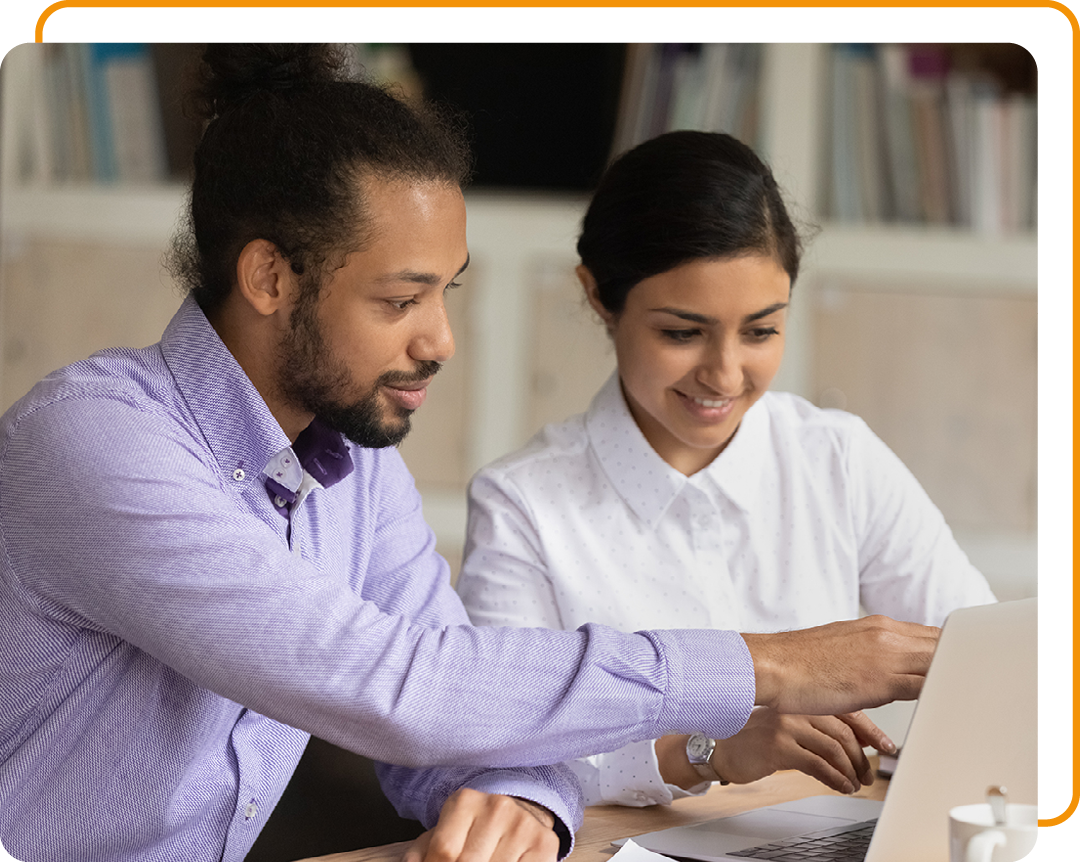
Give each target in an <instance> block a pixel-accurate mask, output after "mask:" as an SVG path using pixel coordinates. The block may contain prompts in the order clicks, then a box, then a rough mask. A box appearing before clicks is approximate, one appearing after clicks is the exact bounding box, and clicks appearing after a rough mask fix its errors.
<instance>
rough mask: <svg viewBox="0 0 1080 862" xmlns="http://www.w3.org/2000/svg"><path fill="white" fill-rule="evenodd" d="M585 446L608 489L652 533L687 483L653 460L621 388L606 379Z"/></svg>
mask: <svg viewBox="0 0 1080 862" xmlns="http://www.w3.org/2000/svg"><path fill="white" fill-rule="evenodd" d="M585 428H586V431H587V433H588V435H589V445H590V446H591V447H592V450H593V454H594V455H595V456H596V459H597V460H598V461H599V462H600V466H601V467H602V468H603V470H604V473H605V474H606V475H607V479H608V481H609V482H610V483H611V486H612V487H613V488H614V489H615V491H616V492H617V493H618V494H619V496H620V497H622V498H623V500H624V501H625V502H626V504H627V505H628V506H629V507H630V508H631V509H632V510H633V511H634V514H635V515H637V516H638V517H639V518H641V519H642V520H643V521H644V522H645V523H647V524H648V525H649V527H650V528H655V527H656V525H657V524H658V523H659V521H660V518H661V517H663V514H664V512H666V511H667V509H668V506H670V505H671V503H672V501H673V500H674V499H675V498H676V497H677V496H678V495H679V492H680V491H681V490H682V489H683V487H684V486H685V485H686V481H687V479H686V477H685V476H684V475H683V474H682V473H680V472H679V471H678V470H676V469H675V468H674V467H672V466H671V465H669V464H668V463H667V462H666V461H664V459H663V458H661V457H660V456H659V455H657V454H656V450H655V449H653V448H652V446H651V445H649V441H648V440H646V439H645V435H644V434H642V433H641V429H640V428H638V426H637V423H636V422H635V421H634V417H633V416H631V415H630V408H628V407H627V406H626V399H625V398H624V397H623V394H622V387H621V385H620V384H619V374H618V371H616V372H615V373H613V374H612V375H611V377H609V378H608V380H607V383H605V384H604V385H603V386H602V387H601V389H600V391H599V392H597V393H596V396H595V397H594V398H593V400H592V404H590V405H589V410H588V412H587V413H586V414H585Z"/></svg>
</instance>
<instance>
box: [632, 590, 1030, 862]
mask: <svg viewBox="0 0 1080 862" xmlns="http://www.w3.org/2000/svg"><path fill="white" fill-rule="evenodd" d="M1036 643H1037V632H1036V600H1035V599H1024V600H1022V601H1018V602H1001V603H998V604H993V605H984V606H980V607H974V608H965V609H962V610H958V611H955V612H954V613H953V614H951V615H950V616H949V618H948V620H946V623H945V626H944V629H943V631H942V636H941V640H940V642H939V643H938V648H937V651H936V652H935V654H934V660H933V662H932V664H931V667H930V671H929V673H928V674H927V678H926V682H925V684H924V685H923V690H922V694H921V696H920V698H919V703H918V706H917V708H916V709H915V714H914V716H913V718H912V722H911V727H910V728H909V730H908V734H907V737H906V739H905V743H904V749H903V753H902V755H901V757H900V762H899V765H898V766H897V769H896V772H895V774H894V776H893V778H892V780H891V781H890V783H889V789H888V792H887V794H886V800H885V803H884V805H882V803H878V802H871V801H870V800H864V799H852V798H848V797H843V796H837V795H830V796H813V797H810V798H808V799H803V800H796V801H794V802H789V803H783V804H781V805H775V806H768V807H766V808H759V809H756V810H754V811H749V812H746V813H744V814H739V815H734V816H732V817H725V818H718V819H716V820H712V821H708V822H707V823H701V824H698V825H695V826H681V827H676V828H674V829H665V830H662V831H660V832H653V833H649V834H647V835H642V836H639V837H636V838H634V842H635V843H637V844H638V845H640V846H642V847H645V848H646V849H648V850H653V851H654V852H657V853H663V854H665V855H668V856H678V857H683V858H691V859H703V860H722V859H726V858H729V857H727V856H726V854H727V853H731V852H733V851H735V850H739V849H742V848H744V847H750V846H754V845H755V844H759V843H764V842H766V841H773V840H777V839H778V838H782V837H788V836H790V835H793V834H805V833H809V832H815V831H818V830H820V829H826V828H831V827H833V826H836V825H839V824H840V823H841V822H842V821H844V820H850V821H856V820H865V819H868V818H870V817H873V816H878V818H879V819H878V825H877V828H876V829H875V831H874V837H873V840H872V842H871V844H870V848H869V851H868V852H867V856H866V862H911V860H915V859H917V860H919V862H948V858H949V818H948V812H949V809H950V808H952V807H954V806H956V805H964V804H968V803H972V802H980V801H983V799H984V798H985V795H986V788H987V787H988V786H990V785H1003V786H1005V787H1006V788H1007V791H1008V795H1009V799H1010V800H1011V801H1013V802H1026V803H1034V802H1035V795H1036V790H1037V774H1036V770H1037V753H1038V752H1037V745H1036V726H1037V720H1036V708H1037V697H1036V676H1037V674H1036Z"/></svg>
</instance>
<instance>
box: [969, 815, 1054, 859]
mask: <svg viewBox="0 0 1080 862" xmlns="http://www.w3.org/2000/svg"><path fill="white" fill-rule="evenodd" d="M1038 831H1039V814H1038V809H1037V808H1036V807H1035V806H1034V805H1014V804H1012V803H1009V804H1008V805H1006V806H1005V822H1004V823H1001V824H996V823H995V822H994V814H993V811H992V810H991V808H990V806H989V805H988V804H987V803H985V802H982V803H979V804H978V805H960V806H958V807H957V808H953V809H952V810H951V811H950V812H949V862H1015V860H1017V859H1023V858H1024V857H1025V856H1027V854H1028V853H1030V852H1031V849H1032V848H1033V847H1034V846H1035V837H1036V835H1037V834H1038Z"/></svg>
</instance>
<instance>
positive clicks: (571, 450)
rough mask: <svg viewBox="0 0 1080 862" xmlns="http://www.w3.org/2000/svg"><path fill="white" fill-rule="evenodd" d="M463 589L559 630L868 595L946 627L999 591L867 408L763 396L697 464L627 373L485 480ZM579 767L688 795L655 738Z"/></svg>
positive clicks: (526, 621)
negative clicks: (875, 427) (660, 423)
mask: <svg viewBox="0 0 1080 862" xmlns="http://www.w3.org/2000/svg"><path fill="white" fill-rule="evenodd" d="M458 590H459V592H460V594H461V596H462V599H463V600H464V602H465V606H466V608H467V609H468V611H469V615H470V617H471V618H472V621H473V622H474V623H475V624H477V625H493V626H542V627H548V628H562V629H575V628H577V627H578V626H580V625H582V624H584V623H586V622H597V623H604V624H607V625H610V626H614V627H617V628H621V629H624V630H637V629H644V628H653V629H655V628H720V629H734V630H737V631H742V632H767V631H777V630H783V629H794V628H806V627H809V626H814V625H819V624H822V623H826V622H830V621H833V620H837V619H853V618H856V617H858V616H859V614H860V605H861V606H862V607H865V609H866V610H868V611H870V612H871V613H882V614H886V615H888V616H891V617H895V618H897V619H905V620H912V621H914V622H919V623H924V624H931V625H940V624H941V623H942V621H943V620H944V618H945V616H946V615H947V614H948V613H949V612H950V611H952V610H953V609H955V608H957V607H962V606H967V605H974V604H983V603H987V602H992V601H994V596H993V593H992V592H991V591H990V588H989V586H988V585H987V583H986V580H985V579H984V578H983V576H982V575H981V574H980V573H979V572H978V571H977V570H976V569H975V568H974V567H973V566H972V565H971V563H970V562H969V561H968V559H967V557H966V556H965V554H964V553H963V551H962V550H961V549H960V548H959V546H958V545H957V544H956V541H955V540H954V539H953V536H952V532H951V531H950V530H949V528H948V526H947V525H946V523H945V521H944V518H943V517H942V515H941V513H940V512H939V510H938V509H937V507H936V506H934V504H933V503H932V502H931V501H930V499H929V498H928V497H927V495H926V493H925V492H924V491H923V489H922V487H921V486H920V485H919V484H918V482H917V481H916V480H915V478H914V477H913V476H912V475H911V473H910V472H909V471H908V470H907V468H906V467H905V466H904V465H903V464H902V463H901V462H900V460H899V459H898V458H897V457H896V455H895V454H893V452H892V451H891V450H889V448H888V447H887V446H885V444H884V443H882V442H881V440H880V439H878V437H876V436H875V435H874V434H873V432H871V431H870V429H869V428H868V427H867V426H866V424H865V423H864V422H863V421H862V420H861V419H859V418H858V417H856V416H853V415H851V414H848V413H843V412H840V411H836V410H821V409H819V408H817V407H815V406H813V405H812V404H810V403H809V402H808V401H805V400H804V399H802V398H799V397H797V396H794V395H790V394H786V393H766V394H765V395H764V396H763V397H762V398H761V400H760V401H758V402H757V403H756V404H755V405H754V406H753V407H751V408H750V410H749V411H747V413H746V416H745V417H744V418H743V421H742V424H741V425H740V428H739V430H738V431H737V432H736V434H735V436H734V438H733V439H732V441H731V442H730V443H729V444H728V446H727V448H726V449H725V450H724V451H723V453H721V455H720V456H719V457H718V458H716V459H715V460H714V461H713V462H712V464H710V465H709V466H708V467H706V468H705V469H703V470H701V471H700V472H698V473H696V474H695V475H693V476H690V477H687V476H684V475H683V474H681V473H679V472H678V471H677V470H675V469H674V468H672V467H671V466H669V465H668V464H667V463H666V462H665V461H663V460H662V459H661V458H660V456H659V455H657V454H656V452H655V451H654V450H653V449H652V447H651V446H650V445H649V443H648V442H647V441H646V440H645V437H644V436H643V435H642V433H641V431H640V430H639V429H638V427H637V424H636V423H635V422H634V420H633V417H632V416H631V415H630V412H629V410H628V409H627V407H626V402H625V400H624V398H623V396H622V392H621V389H620V387H619V382H618V378H617V376H616V375H613V376H612V377H611V379H609V380H608V382H607V383H606V384H605V385H604V387H603V388H602V389H601V390H600V391H599V392H598V393H597V395H596V397H595V398H594V399H593V402H592V404H591V405H590V407H589V409H588V411H587V412H586V413H584V414H579V415H577V416H574V417H571V418H570V419H568V420H566V421H565V422H563V423H560V424H556V425H549V426H547V427H546V428H544V429H543V430H542V431H540V432H539V433H538V434H537V435H536V436H535V437H534V438H533V439H532V440H531V441H530V442H529V443H528V444H526V445H525V446H524V447H523V448H522V449H521V450H519V451H518V452H516V453H513V454H511V455H509V456H507V457H505V458H502V459H500V460H498V461H496V462H494V463H493V464H491V465H489V466H487V467H485V468H484V469H482V470H481V471H480V472H479V473H477V475H476V476H475V477H474V478H473V481H472V483H471V485H470V489H469V522H468V534H467V539H466V546H465V555H464V562H463V565H462V570H461V575H460V578H459V580H458ZM685 730H686V731H687V732H689V731H692V730H694V728H686V729H685ZM577 771H578V774H579V777H580V778H582V783H583V786H584V789H585V796H586V802H587V804H598V803H601V802H615V803H620V804H624V805H649V804H656V803H668V802H670V801H671V799H672V798H673V795H674V796H678V795H683V794H682V793H681V792H680V791H678V790H677V788H672V787H670V786H667V785H665V784H664V782H663V781H662V780H661V779H660V774H659V769H658V767H657V764H656V758H655V755H654V754H653V751H652V746H651V744H650V743H639V744H636V745H633V746H629V747H628V748H627V749H622V750H620V751H618V752H613V753H610V754H606V755H601V756H597V757H592V758H588V759H587V760H585V761H582V762H581V763H579V764H578V770H577ZM673 791H674V792H673Z"/></svg>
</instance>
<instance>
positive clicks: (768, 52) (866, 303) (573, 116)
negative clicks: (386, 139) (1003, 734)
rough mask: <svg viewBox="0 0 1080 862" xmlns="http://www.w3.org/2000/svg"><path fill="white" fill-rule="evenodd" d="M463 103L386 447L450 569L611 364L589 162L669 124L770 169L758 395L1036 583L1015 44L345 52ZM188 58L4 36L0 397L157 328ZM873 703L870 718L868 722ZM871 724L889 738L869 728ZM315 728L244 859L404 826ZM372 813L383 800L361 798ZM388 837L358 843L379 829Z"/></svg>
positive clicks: (183, 168)
mask: <svg viewBox="0 0 1080 862" xmlns="http://www.w3.org/2000/svg"><path fill="white" fill-rule="evenodd" d="M352 50H353V54H354V59H355V62H356V64H357V66H358V67H362V68H363V69H364V70H365V71H366V72H367V73H368V74H370V75H371V76H372V77H374V78H376V79H378V80H381V81H384V82H388V83H392V84H394V85H395V86H396V87H399V88H400V90H401V91H402V93H404V94H406V95H423V96H425V97H427V98H431V99H435V100H438V101H441V102H445V103H448V104H450V105H453V106H455V107H456V108H458V109H459V110H461V111H462V112H464V114H465V116H466V117H467V119H468V121H469V124H470V129H471V136H472V139H473V144H474V149H475V154H476V175H475V179H474V182H473V183H472V185H471V187H470V188H469V189H468V190H467V193H466V198H467V204H468V213H469V228H468V236H469V247H470V254H471V260H472V263H471V265H470V267H469V270H468V272H467V273H466V275H465V278H464V285H465V286H464V287H463V288H462V289H461V290H457V291H455V292H454V293H453V294H452V295H451V298H450V300H449V306H450V314H451V320H452V324H453V326H454V330H455V335H456V340H457V354H456V356H455V357H454V359H453V360H452V361H451V362H449V363H448V364H447V366H446V368H445V369H444V371H443V373H441V374H440V375H439V378H438V380H437V381H436V384H435V385H434V386H433V387H432V389H431V392H430V397H429V400H428V402H427V404H426V405H425V407H424V409H423V410H421V411H420V412H419V413H418V414H417V416H416V417H415V418H414V432H413V433H412V434H411V435H410V437H409V438H408V439H407V440H406V441H405V443H403V444H402V447H401V451H402V454H403V456H404V458H405V460H406V461H407V462H408V464H409V466H410V468H411V469H412V471H413V473H414V475H415V476H416V481H417V485H418V486H419V488H420V490H421V492H422V494H423V499H424V509H425V514H426V516H427V518H428V520H429V522H430V523H431V525H432V526H433V528H434V529H435V531H436V534H437V536H438V545H439V549H440V551H441V552H442V553H443V554H444V556H445V557H446V558H447V560H448V561H449V562H450V565H451V569H452V572H453V573H455V574H456V571H457V567H458V566H459V564H460V557H461V548H462V543H463V535H464V529H465V487H466V484H467V482H468V480H469V478H470V477H471V475H472V474H473V472H474V471H475V470H476V469H478V468H479V467H481V466H482V465H484V464H486V463H487V462H489V461H491V460H492V459H494V458H497V457H499V456H501V455H503V454H505V453H507V452H509V451H511V450H513V449H515V448H517V447H518V446H520V445H521V444H522V443H523V442H525V441H526V440H527V439H528V438H529V436H531V435H532V434H533V433H534V432H535V431H536V430H538V429H539V428H540V427H541V426H542V425H543V424H544V423H546V422H550V421H558V420H561V419H563V418H565V417H566V416H568V415H570V414H572V413H576V412H580V411H582V410H584V409H585V408H586V406H587V405H588V402H589V400H590V398H591V397H592V394H593V393H594V392H595V390H596V389H597V388H598V387H599V386H600V384H601V383H602V382H603V381H604V380H605V379H606V378H607V376H608V375H609V374H610V373H611V370H612V369H613V367H614V359H613V356H612V353H611V351H610V349H609V347H608V343H607V339H606V336H605V335H604V332H603V330H602V328H601V327H600V325H599V323H598V322H597V321H596V320H595V319H594V318H593V316H592V314H591V313H590V312H589V311H588V310H587V308H586V306H585V305H584V303H583V301H582V298H581V295H580V289H579V288H578V286H577V283H576V280H575V278H574V275H573V268H574V266H575V265H576V263H577V257H576V254H575V251H574V245H575V242H576V238H577V233H578V227H579V222H580V219H581V216H582V214H583V212H584V207H585V204H586V202H587V200H588V195H589V191H590V190H591V188H592V187H593V185H594V184H595V182H596V180H597V179H598V177H599V176H600V174H601V173H602V171H603V168H604V166H605V164H606V163H607V162H608V161H609V159H610V158H611V156H612V155H613V154H615V153H618V152H620V151H622V150H624V149H626V148H627V147H629V146H632V145H633V144H635V143H637V142H639V141H641V140H644V139H645V138H647V137H651V136H653V135H655V134H658V133H660V132H663V131H666V130H669V129H676V128H700V129H707V130H721V131H728V132H731V133H732V134H735V135H736V136H738V137H740V138H741V139H742V140H744V141H746V142H747V143H750V144H752V145H753V146H754V147H755V148H756V149H757V150H758V152H759V153H760V154H761V155H762V156H763V157H764V158H765V159H766V160H767V161H768V162H769V163H770V164H771V165H772V167H773V170H774V172H775V174H776V177H777V179H778V181H779V182H780V184H781V186H782V187H783V188H784V189H785V191H786V193H787V197H788V200H789V203H790V206H791V210H792V214H793V216H794V217H795V219H796V221H797V223H799V224H801V225H802V226H803V228H804V230H805V232H806V235H807V237H808V239H809V243H808V249H807V254H806V257H805V261H804V268H803V272H802V274H801V275H800V278H799V282H798V284H797V285H796V287H795V291H794V294H793V304H792V311H791V313H790V317H789V332H788V347H787V354H786V357H785V360H784V365H783V367H782V369H781V373H780V375H779V377H778V378H777V380H776V382H775V384H774V388H777V389H785V390H789V391H793V392H797V393H799V394H801V395H803V396H805V397H807V398H809V399H810V400H812V401H814V402H815V403H817V404H819V405H822V406H831V407H841V408H844V409H846V410H849V411H852V412H854V413H857V414H859V415H860V416H862V417H863V418H864V419H865V420H866V421H867V422H868V423H869V424H870V426H871V427H872V428H873V429H874V430H875V431H876V432H877V433H878V434H879V435H880V436H881V437H882V438H883V439H884V440H885V442H886V443H888V444H889V445H890V446H891V447H892V448H893V449H894V450H895V451H896V452H897V454H898V455H899V456H900V457H901V458H902V459H903V460H904V462H905V463H906V464H907V465H908V466H909V467H910V469H911V470H912V472H913V473H914V474H915V475H916V476H917V477H918V479H919V480H920V481H921V482H922V483H923V485H924V486H925V487H926V489H927V491H928V492H929V493H930V496H931V497H932V498H933V499H934V500H935V501H936V502H937V504H938V505H939V506H940V507H941V509H942V510H943V512H944V514H945V516H946V518H947V520H948V521H949V523H950V524H951V525H952V527H953V529H954V532H955V533H956V535H957V538H958V539H959V541H960V543H961V545H962V546H963V547H964V548H965V550H966V551H967V552H968V554H969V556H970V557H971V558H972V560H973V562H974V563H975V564H976V565H977V566H978V567H979V568H980V569H981V570H982V571H983V572H984V573H985V574H986V576H987V578H988V579H989V580H990V582H991V586H992V587H993V588H994V590H995V592H996V593H997V595H998V596H999V597H1000V598H1003V599H1011V598H1021V597H1026V596H1031V595H1035V593H1036V573H1037V556H1036V515H1037V512H1036V490H1037V489H1036V408H1037V405H1036V375H1037V368H1036V348H1037V294H1036V284H1037V273H1036V249H1037V243H1036V220H1035V212H1036V182H1035V181H1036V165H1035V144H1036V136H1035V125H1036V111H1037V107H1036V106H1037V103H1036V97H1037V86H1036V69H1035V63H1034V61H1033V59H1032V57H1031V56H1030V55H1029V54H1028V53H1027V52H1026V51H1025V50H1024V49H1022V48H1019V47H1018V46H1015V45H1009V44H962V45H941V44H919V45H886V44H859V45H827V44H741V43H740V44H728V45H720V44H709V45H701V44H633V45H625V44H516V45H511V44H476V45H468V44H452V45H439V44H413V45H370V44H369V45H355V46H352ZM196 53H197V51H196V49H195V48H194V47H193V46H190V45H181V44H175V45H161V44H155V45H140V44H117V45H76V44H27V45H22V46H19V47H17V48H15V49H14V50H13V51H12V52H11V53H9V54H8V55H7V56H6V57H5V58H4V61H3V65H2V67H0V411H2V410H4V409H6V408H7V407H8V406H9V405H10V404H11V403H13V402H14V401H15V400H16V399H17V398H19V397H20V396H21V395H22V394H23V393H24V392H26V391H27V390H28V389H29V388H30V387H31V386H32V385H33V383H34V382H35V381H36V380H38V379H39V378H40V377H42V376H44V375H45V374H47V373H48V372H49V371H51V370H53V369H54V368H57V367H59V366H61V365H64V364H66V363H68V362H71V361H74V360H77V359H80V358H82V357H84V356H86V355H88V354H89V353H91V352H92V351H94V350H96V349H99V348H102V347H106V346H111V345H118V344H123V345H131V346H142V345H145V344H150V343H153V342H155V341H157V340H158V338H159V336H160V333H161V331H162V329H163V328H164V326H165V324H166V323H167V322H168V320H169V318H170V317H171V315H172V313H173V312H174V311H175V309H176V307H177V306H178V304H179V303H180V301H181V295H180V294H179V292H178V291H177V289H176V287H175V286H174V285H173V284H172V282H171V280H170V278H169V276H168V274H167V273H166V271H165V269H164V267H163V265H162V254H163V251H164V249H165V248H166V247H167V245H168V242H169V239H170V237H171V235H172V234H173V232H174V230H175V228H176V224H177V219H178V215H179V213H180V211H181V209H182V207H183V205H184V200H185V183H186V181H187V178H188V170H189V162H190V156H191V152H192V149H193V147H194V143H195V140H196V138H197V135H198V129H197V128H194V127H193V126H192V124H191V123H190V122H189V121H188V120H187V119H186V118H185V117H184V114H183V112H182V110H181V102H180V95H181V92H182V88H183V81H184V76H185V69H186V68H187V66H188V64H189V61H190V60H191V59H192V57H194V56H195V55H196ZM879 720H880V719H879ZM882 724H883V726H885V728H886V730H888V731H890V732H891V733H894V734H895V735H894V738H902V733H903V728H902V726H901V728H900V729H899V731H897V730H895V729H894V727H891V726H889V722H888V721H887V720H885V721H882ZM358 781H361V782H367V783H370V781H371V775H370V768H369V765H367V764H364V763H363V762H358V761H355V760H354V759H350V758H348V757H345V756H344V755H343V753H342V752H339V751H337V750H333V749H331V748H329V747H327V746H325V744H322V743H320V742H319V741H318V740H315V741H313V743H312V745H311V746H310V747H309V749H308V753H307V754H306V755H305V758H304V761H303V762H302V764H301V769H300V771H299V772H298V774H297V776H296V778H295V779H294V785H293V786H292V787H291V789H290V794H289V795H287V798H286V802H285V803H283V804H282V806H281V807H279V810H278V812H277V813H276V814H275V817H274V818H272V819H271V822H270V825H269V826H268V827H267V830H266V831H265V832H264V836H263V838H262V839H260V842H259V844H258V845H256V848H255V851H253V854H252V855H251V856H250V857H249V859H251V860H252V862H255V860H261V862H269V860H273V859H290V858H299V857H301V856H305V855H316V854H317V853H329V852H335V851H337V850H348V849H352V848H353V847H356V846H361V845H362V844H379V843H383V842H385V841H389V840H395V839H397V838H402V837H407V836H408V835H409V834H413V832H414V828H415V824H411V825H410V824H404V825H403V824H401V823H400V822H399V821H397V820H396V818H395V815H394V814H393V812H392V811H390V810H389V809H388V808H387V807H386V803H385V800H382V799H380V798H378V794H377V792H376V793H375V794H374V795H373V796H372V797H371V800H370V802H369V804H370V806H373V808H371V809H370V810H369V811H368V815H369V816H367V817H364V818H360V820H362V821H363V824H364V826H363V832H362V834H361V833H359V832H357V827H356V824H357V823H358V822H359V821H358V818H357V817H356V808H355V804H354V803H352V802H350V801H349V800H351V799H352V798H353V797H352V796H351V795H350V794H351V793H353V792H354V791H355V785H356V783H357V782H358ZM375 811H377V812H378V813H377V814H376V813H374V812H375ZM380 830H381V831H380Z"/></svg>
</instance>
